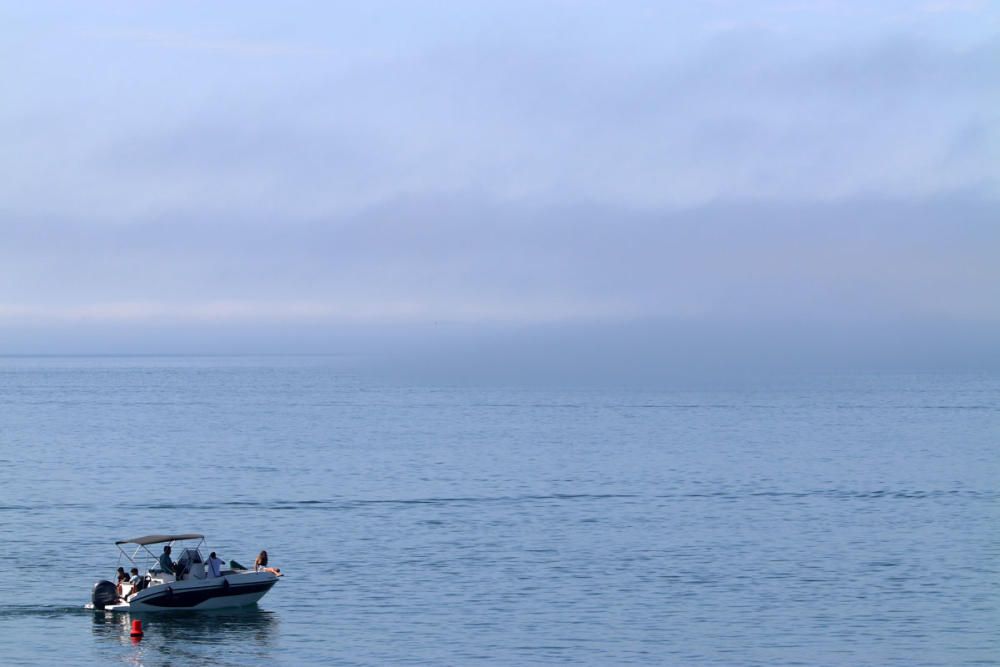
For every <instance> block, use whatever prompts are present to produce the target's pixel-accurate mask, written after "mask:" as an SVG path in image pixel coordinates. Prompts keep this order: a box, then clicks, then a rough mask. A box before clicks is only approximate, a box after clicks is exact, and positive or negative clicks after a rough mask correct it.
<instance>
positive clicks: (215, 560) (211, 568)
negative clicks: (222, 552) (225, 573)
mask: <svg viewBox="0 0 1000 667" xmlns="http://www.w3.org/2000/svg"><path fill="white" fill-rule="evenodd" d="M205 564H206V565H207V566H208V576H209V578H215V577H221V576H222V568H223V566H225V562H223V561H222V559H221V558H219V557H217V556H216V555H215V552H214V551H213V552H212V553H210V554H208V561H207V562H206V563H205Z"/></svg>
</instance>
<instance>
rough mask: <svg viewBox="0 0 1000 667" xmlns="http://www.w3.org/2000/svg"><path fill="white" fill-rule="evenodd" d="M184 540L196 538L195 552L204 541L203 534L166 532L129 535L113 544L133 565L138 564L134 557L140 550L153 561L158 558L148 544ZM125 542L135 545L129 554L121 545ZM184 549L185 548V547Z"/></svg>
mask: <svg viewBox="0 0 1000 667" xmlns="http://www.w3.org/2000/svg"><path fill="white" fill-rule="evenodd" d="M184 540H198V543H197V544H195V545H194V548H193V549H192V551H193V552H195V553H197V552H198V550H199V548H200V547H201V545H202V544H204V542H205V536H204V535H199V534H198V533H178V534H177V535H166V534H163V535H142V536H140V537H131V538H129V539H127V540H117V541H116V542H115V546H116V547H118V551H120V552H121V553H122V556H125V558H126V559H128V562H130V563H132V564H133V565H138V563H137V562H136V557H137V556H139V555H140V554H139V552H140V551H145V552H146V554H147V555H148V556H149V557H150V558H152V559H153V562H154V563H155V562H156V561H157V559H158V558H159V556H158V555H157V554H154V553H153V552H152V551H150V550H149V546H150V545H151V544H167V545H173V543H174V542H182V541H184ZM125 544H134V545H136V547H135V549H134V550H132V553H131V554H129V552H128V551H126V550H125V548H124V547H123V546H122V545H125ZM185 551H187V550H186V549H185ZM200 561H201V559H200V558H199V559H198V562H200Z"/></svg>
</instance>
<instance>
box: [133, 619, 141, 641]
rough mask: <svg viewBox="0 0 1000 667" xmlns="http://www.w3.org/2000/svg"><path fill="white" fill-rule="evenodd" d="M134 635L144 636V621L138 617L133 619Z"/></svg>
mask: <svg viewBox="0 0 1000 667" xmlns="http://www.w3.org/2000/svg"><path fill="white" fill-rule="evenodd" d="M131 635H132V636H133V637H142V621H140V620H138V619H136V620H134V621H132V632H131Z"/></svg>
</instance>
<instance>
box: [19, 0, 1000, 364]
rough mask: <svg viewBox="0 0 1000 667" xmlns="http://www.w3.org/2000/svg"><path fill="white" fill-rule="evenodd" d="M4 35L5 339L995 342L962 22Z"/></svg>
mask: <svg viewBox="0 0 1000 667" xmlns="http://www.w3.org/2000/svg"><path fill="white" fill-rule="evenodd" d="M10 19H11V20H10V22H9V24H8V26H7V27H6V28H2V29H0V30H4V31H6V33H7V34H6V35H5V37H6V39H5V40H4V41H3V44H4V46H2V47H0V56H2V57H0V63H2V64H0V68H2V70H3V71H4V77H5V81H7V82H8V84H7V87H8V93H9V95H8V99H9V100H10V102H9V103H8V104H5V105H4V107H3V109H0V136H2V138H3V145H4V148H5V149H4V152H3V154H2V155H0V231H2V234H3V243H2V244H0V262H2V264H0V324H3V325H5V326H7V327H9V331H10V332H16V331H28V330H31V331H35V332H38V331H43V330H52V331H58V330H59V329H60V328H63V329H65V328H66V327H67V326H71V325H73V324H74V323H76V324H81V323H83V324H86V325H87V326H89V327H96V329H94V330H95V331H97V330H99V329H100V327H101V326H106V327H107V331H109V332H110V331H111V330H113V329H114V328H115V327H119V329H121V327H126V326H132V325H142V326H145V325H150V326H169V327H180V328H184V327H187V328H188V329H187V330H190V331H191V332H194V333H192V335H193V336H195V337H196V332H197V330H198V328H199V327H202V328H204V327H207V326H210V325H217V324H218V325H225V326H230V325H231V326H234V327H243V328H244V329H243V330H244V331H250V330H251V329H252V328H254V327H257V328H258V330H260V331H263V330H265V329H267V330H271V329H269V327H271V328H273V327H286V326H301V327H307V328H308V327H321V328H322V327H327V328H328V329H329V328H330V327H336V326H339V325H342V324H345V323H346V324H351V325H359V326H361V325H363V326H368V325H373V326H375V325H378V326H394V325H397V324H400V323H405V324H407V325H413V326H424V325H433V324H434V323H440V322H448V323H461V324H463V325H464V324H476V323H480V324H483V325H489V326H507V325H510V326H523V325H539V326H543V325H544V326H550V325H556V324H558V325H559V326H563V325H567V324H569V323H573V322H577V323H581V325H582V324H583V323H586V324H587V325H588V326H590V325H592V324H594V323H612V322H642V321H645V322H651V321H664V320H669V321H680V322H710V321H711V322H723V321H725V322H740V323H744V324H747V325H748V326H749V325H750V324H751V323H760V322H778V321H785V322H812V323H822V322H836V323H840V324H843V325H847V324H849V323H858V322H880V323H892V322H903V321H932V322H938V323H942V322H959V323H966V324H967V325H968V326H970V327H973V326H976V327H978V326H980V325H981V324H982V323H991V322H997V321H1000V306H998V305H997V304H998V303H1000V299H998V297H1000V269H998V268H997V267H998V264H1000V263H998V262H996V261H995V258H996V257H997V252H998V250H1000V243H998V242H1000V238H998V236H1000V226H998V225H997V224H996V223H995V220H997V219H1000V215H998V214H1000V206H998V201H1000V111H998V110H1000V92H998V91H1000V15H998V13H997V12H996V11H995V10H993V9H991V8H990V6H989V5H987V4H980V3H976V2H935V3H925V4H914V3H902V2H900V3H894V2H889V3H879V4H878V6H877V7H872V6H871V3H796V2H771V3H753V7H749V6H747V5H746V3H728V2H712V3H698V4H694V3H691V4H690V5H689V3H683V4H680V5H677V6H674V7H671V6H667V5H662V6H660V5H656V6H650V5H644V4H641V3H624V4H621V5H615V6H614V7H612V6H610V5H607V4H605V3H587V2H583V3H581V2H574V3H564V2H548V3H538V2H530V3H517V2H514V3H512V2H506V3H495V4H492V3H476V4H475V5H474V6H469V7H462V8H454V7H453V8H448V9H445V8H443V7H441V6H438V5H434V4H430V3H428V4H422V3H412V2H410V3H399V4H398V5H394V6H390V5H385V6H380V8H379V9H378V10H374V9H371V8H357V7H353V6H350V5H333V4H326V3H324V4H323V5H315V4H312V3H302V4H292V5H289V6H288V7H287V8H285V9H284V10H283V11H282V12H281V13H280V14H279V13H277V12H276V11H275V10H273V9H270V8H268V7H266V6H264V5H261V6H257V5H252V4H249V5H248V4H246V3H240V4H239V5H238V6H237V5H232V6H229V5H225V4H217V5H216V4H213V6H212V7H210V8H205V7H203V6H201V5H196V4H191V5H187V4H183V3H182V4H177V3H171V4H170V5H162V6H157V5H145V6H143V7H142V8H137V7H124V6H120V5H117V4H108V5H95V6H94V7H88V8H87V10H86V11H83V10H82V9H81V8H75V6H73V5H66V6H64V7H61V8H60V9H59V10H58V11H46V10H45V9H38V8H21V9H18V10H17V11H12V12H11V17H10ZM32 335H34V334H32ZM18 336H20V338H19V337H18ZM25 336H28V334H23V335H20V334H18V335H15V333H10V335H9V336H8V342H9V344H10V345H14V344H15V343H17V344H18V345H19V346H20V347H19V348H18V349H22V348H24V347H25V345H24V343H26V341H28V338H25ZM29 338H30V337H29ZM15 339H16V340H15ZM18 341H19V342H18ZM28 347H30V345H28ZM39 351H44V350H39Z"/></svg>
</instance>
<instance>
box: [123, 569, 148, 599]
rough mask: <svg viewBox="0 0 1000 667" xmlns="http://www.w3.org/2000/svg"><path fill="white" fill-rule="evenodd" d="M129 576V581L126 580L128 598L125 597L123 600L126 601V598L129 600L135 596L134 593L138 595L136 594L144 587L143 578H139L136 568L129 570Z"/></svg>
mask: <svg viewBox="0 0 1000 667" xmlns="http://www.w3.org/2000/svg"><path fill="white" fill-rule="evenodd" d="M129 574H130V575H131V576H130V577H129V579H128V583H129V593H128V596H127V597H126V598H125V599H128V598H130V597H133V596H134V595H135V594H136V593H138V592H139V591H141V590H142V589H143V588H145V587H144V586H143V584H144V583H145V581H144V580H143V578H142V577H140V576H139V568H137V567H133V568H132V569H131V570H130V571H129Z"/></svg>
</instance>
